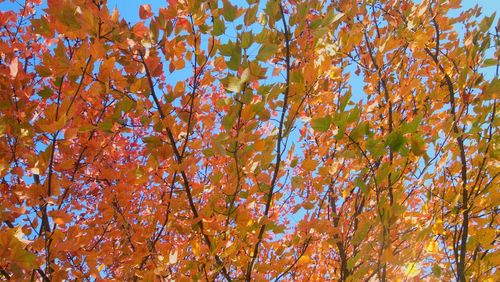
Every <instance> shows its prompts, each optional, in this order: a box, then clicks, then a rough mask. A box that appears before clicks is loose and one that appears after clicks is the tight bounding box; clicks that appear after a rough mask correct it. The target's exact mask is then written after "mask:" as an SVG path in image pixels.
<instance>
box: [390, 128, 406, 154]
mask: <svg viewBox="0 0 500 282" xmlns="http://www.w3.org/2000/svg"><path fill="white" fill-rule="evenodd" d="M405 143H406V137H404V136H403V134H401V132H399V131H394V132H392V133H390V134H389V135H388V136H387V140H386V141H385V144H386V145H388V146H389V148H391V150H393V151H396V152H397V151H399V149H401V147H402V146H403V145H404V144H405Z"/></svg>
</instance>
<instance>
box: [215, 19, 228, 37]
mask: <svg viewBox="0 0 500 282" xmlns="http://www.w3.org/2000/svg"><path fill="white" fill-rule="evenodd" d="M225 31H226V25H225V24H224V21H223V20H221V19H219V18H216V19H215V20H214V29H213V31H212V34H213V35H215V36H219V35H222V34H224V32H225Z"/></svg>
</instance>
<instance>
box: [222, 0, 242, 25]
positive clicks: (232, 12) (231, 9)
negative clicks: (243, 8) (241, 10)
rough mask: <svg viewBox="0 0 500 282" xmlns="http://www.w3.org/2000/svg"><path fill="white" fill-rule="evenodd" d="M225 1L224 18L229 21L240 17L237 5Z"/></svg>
mask: <svg viewBox="0 0 500 282" xmlns="http://www.w3.org/2000/svg"><path fill="white" fill-rule="evenodd" d="M223 3H224V9H223V11H224V12H223V15H224V18H225V19H226V21H228V22H232V21H234V20H235V19H236V18H237V17H238V8H237V7H236V6H233V5H232V4H231V3H230V2H229V1H227V0H225V1H223Z"/></svg>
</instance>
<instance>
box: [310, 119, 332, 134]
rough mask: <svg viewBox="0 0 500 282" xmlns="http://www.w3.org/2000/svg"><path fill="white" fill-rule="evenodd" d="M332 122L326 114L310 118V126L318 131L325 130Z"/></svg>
mask: <svg viewBox="0 0 500 282" xmlns="http://www.w3.org/2000/svg"><path fill="white" fill-rule="evenodd" d="M331 124H332V117H331V116H326V117H322V118H313V119H312V120H311V126H312V128H313V129H314V130H316V131H320V132H325V131H327V130H328V129H329V128H330V125H331Z"/></svg>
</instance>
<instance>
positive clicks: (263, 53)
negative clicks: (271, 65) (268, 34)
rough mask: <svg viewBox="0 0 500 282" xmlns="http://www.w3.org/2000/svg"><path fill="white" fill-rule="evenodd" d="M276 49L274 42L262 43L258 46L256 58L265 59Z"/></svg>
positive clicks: (274, 52)
mask: <svg viewBox="0 0 500 282" xmlns="http://www.w3.org/2000/svg"><path fill="white" fill-rule="evenodd" d="M276 51H278V45H275V44H264V45H262V46H261V47H260V49H259V53H258V54H257V60H259V61H267V60H269V59H270V58H271V57H273V55H275V54H276Z"/></svg>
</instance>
